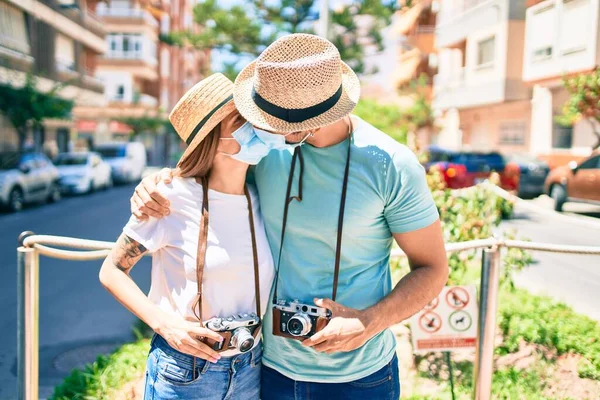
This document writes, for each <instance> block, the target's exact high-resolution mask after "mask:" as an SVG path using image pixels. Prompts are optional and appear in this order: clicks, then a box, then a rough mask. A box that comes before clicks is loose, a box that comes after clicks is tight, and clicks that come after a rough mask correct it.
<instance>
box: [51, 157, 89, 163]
mask: <svg viewBox="0 0 600 400" xmlns="http://www.w3.org/2000/svg"><path fill="white" fill-rule="evenodd" d="M86 164H87V156H86V155H76V154H62V155H59V156H58V157H56V160H54V165H86Z"/></svg>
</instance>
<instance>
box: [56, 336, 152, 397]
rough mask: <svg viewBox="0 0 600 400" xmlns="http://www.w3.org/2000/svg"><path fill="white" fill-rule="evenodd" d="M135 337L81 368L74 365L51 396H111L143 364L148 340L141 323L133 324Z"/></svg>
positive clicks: (141, 368) (134, 375)
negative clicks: (133, 340) (133, 339)
mask: <svg viewBox="0 0 600 400" xmlns="http://www.w3.org/2000/svg"><path fill="white" fill-rule="evenodd" d="M134 332H136V336H137V340H136V341H135V342H133V343H128V344H125V345H123V346H121V347H119V348H118V349H117V350H115V351H114V352H113V353H112V354H110V355H107V356H105V355H101V356H99V357H98V358H97V359H96V361H94V362H93V363H91V364H88V365H86V366H85V368H84V369H83V370H80V369H75V370H73V371H72V372H71V374H70V375H69V376H68V377H66V378H65V380H64V381H63V382H62V383H61V384H60V385H59V386H57V387H56V388H54V393H53V394H52V396H51V397H50V400H112V399H114V393H115V391H116V390H119V389H120V388H121V387H123V385H125V384H126V383H128V382H130V381H132V380H133V379H135V378H137V377H139V376H140V375H142V374H143V373H144V370H145V368H146V359H147V357H148V351H149V350H150V340H149V339H148V337H144V336H147V330H146V329H145V327H144V324H136V327H134Z"/></svg>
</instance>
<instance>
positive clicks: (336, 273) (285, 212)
mask: <svg viewBox="0 0 600 400" xmlns="http://www.w3.org/2000/svg"><path fill="white" fill-rule="evenodd" d="M348 121H349V123H348V135H349V140H348V155H347V157H346V167H345V169H344V180H343V182H342V198H341V200H340V211H339V216H338V227H337V243H336V247H335V265H334V271H333V290H332V296H331V299H332V300H334V301H335V298H336V296H337V288H338V280H339V275H340V263H341V253H342V228H343V226H344V210H345V208H346V192H347V191H348V176H349V174H350V149H351V148H352V132H353V131H354V127H353V124H352V118H351V117H348ZM296 159H299V160H300V176H299V182H298V196H294V197H290V195H291V190H292V182H293V178H294V170H295V167H296ZM303 174H304V158H303V157H302V150H301V146H298V147H296V149H295V150H294V155H293V157H292V165H291V166H290V174H289V176H288V184H287V190H286V193H285V203H284V207H283V220H282V225H281V243H280V244H279V256H278V260H277V271H276V272H275V288H274V290H273V304H277V300H278V298H277V286H278V282H279V271H280V266H281V265H280V264H281V254H282V252H283V242H284V238H285V228H286V226H287V216H288V211H289V205H290V203H291V202H292V200H298V201H299V202H301V201H302V177H303Z"/></svg>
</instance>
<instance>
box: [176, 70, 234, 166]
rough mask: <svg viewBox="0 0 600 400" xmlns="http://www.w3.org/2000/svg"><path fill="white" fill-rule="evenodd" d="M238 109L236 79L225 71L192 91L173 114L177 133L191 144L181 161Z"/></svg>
mask: <svg viewBox="0 0 600 400" xmlns="http://www.w3.org/2000/svg"><path fill="white" fill-rule="evenodd" d="M234 110H235V104H234V103H233V82H231V81H230V80H229V79H227V78H226V77H225V75H223V74H213V75H211V76H209V77H208V78H206V79H203V80H201V81H200V82H198V83H197V84H195V85H194V86H193V87H192V88H191V89H190V90H188V91H187V93H186V94H184V95H183V97H182V98H181V99H179V101H178V102H177V104H176V105H175V107H174V108H173V111H171V114H170V115H169V121H171V123H172V124H173V127H174V128H175V130H176V131H177V134H178V135H179V136H180V137H181V139H183V141H184V142H186V143H187V145H188V147H187V149H186V150H185V152H184V153H183V155H182V156H181V159H180V160H179V162H180V163H181V162H182V161H183V160H184V159H185V158H187V157H188V156H189V155H190V154H191V153H192V152H193V151H194V149H196V147H198V144H200V142H202V140H204V138H205V137H206V135H208V133H209V132H210V131H211V130H212V129H213V128H214V127H215V126H217V124H218V123H219V122H221V121H222V120H223V119H224V118H225V117H226V116H228V115H229V114H231V112H232V111H234Z"/></svg>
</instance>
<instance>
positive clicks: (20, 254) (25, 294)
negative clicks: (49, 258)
mask: <svg viewBox="0 0 600 400" xmlns="http://www.w3.org/2000/svg"><path fill="white" fill-rule="evenodd" d="M38 295H39V254H38V252H37V250H36V249H33V248H28V247H19V248H18V249H17V375H18V376H17V398H18V399H23V400H38V379H39V354H38V351H39V342H38V338H39V297H38Z"/></svg>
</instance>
